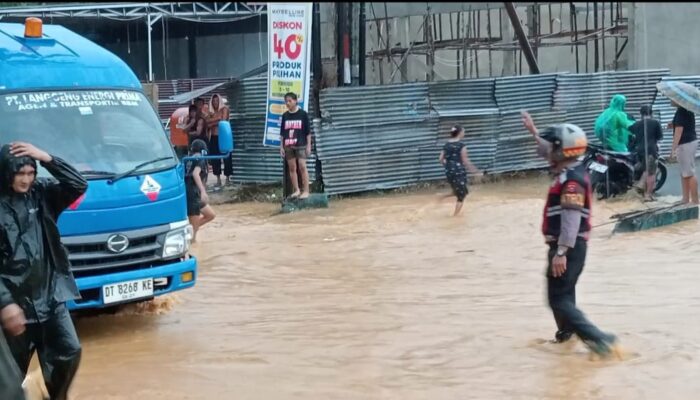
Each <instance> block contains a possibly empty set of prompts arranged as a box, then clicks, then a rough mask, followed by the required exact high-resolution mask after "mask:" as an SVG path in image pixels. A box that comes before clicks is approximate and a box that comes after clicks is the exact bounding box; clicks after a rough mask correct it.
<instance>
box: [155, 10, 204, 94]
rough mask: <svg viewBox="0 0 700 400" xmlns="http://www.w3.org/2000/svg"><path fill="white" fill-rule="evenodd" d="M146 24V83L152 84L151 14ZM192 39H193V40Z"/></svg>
mask: <svg viewBox="0 0 700 400" xmlns="http://www.w3.org/2000/svg"><path fill="white" fill-rule="evenodd" d="M146 23H147V24H148V26H147V27H146V29H147V30H148V81H149V82H153V52H152V49H151V13H148V15H147V16H146ZM193 39H194V38H193Z"/></svg>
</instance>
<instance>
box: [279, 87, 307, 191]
mask: <svg viewBox="0 0 700 400" xmlns="http://www.w3.org/2000/svg"><path fill="white" fill-rule="evenodd" d="M284 102H285V104H286V105H287V110H288V111H286V112H285V113H284V114H282V121H281V124H280V153H281V155H282V157H284V159H285V160H286V162H287V167H288V168H289V179H290V181H291V182H292V188H293V190H294V191H293V193H292V194H291V195H290V196H289V197H290V198H300V199H306V198H308V197H309V171H308V169H307V168H306V159H307V158H308V157H309V156H310V155H311V123H310V122H309V114H307V113H306V111H304V110H302V109H301V107H299V105H298V104H297V95H296V94H295V93H291V92H290V93H287V94H285V95H284ZM299 175H301V181H302V190H301V191H300V190H299Z"/></svg>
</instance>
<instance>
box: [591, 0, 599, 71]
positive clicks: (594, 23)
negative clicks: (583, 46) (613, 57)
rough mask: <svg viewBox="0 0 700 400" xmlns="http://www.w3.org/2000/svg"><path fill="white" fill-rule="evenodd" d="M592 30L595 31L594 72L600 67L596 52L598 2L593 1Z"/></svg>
mask: <svg viewBox="0 0 700 400" xmlns="http://www.w3.org/2000/svg"><path fill="white" fill-rule="evenodd" d="M593 31H594V32H595V41H594V42H593V43H594V45H593V57H595V63H594V68H595V71H594V72H598V71H599V69H600V55H599V54H598V3H597V2H595V1H594V2H593Z"/></svg>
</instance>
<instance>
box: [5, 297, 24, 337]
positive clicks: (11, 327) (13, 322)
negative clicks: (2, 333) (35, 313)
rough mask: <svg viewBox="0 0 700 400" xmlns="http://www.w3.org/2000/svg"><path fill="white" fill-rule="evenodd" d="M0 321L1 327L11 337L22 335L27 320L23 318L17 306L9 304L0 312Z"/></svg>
mask: <svg viewBox="0 0 700 400" xmlns="http://www.w3.org/2000/svg"><path fill="white" fill-rule="evenodd" d="M0 320H1V321H2V327H3V328H5V330H6V331H7V332H8V333H9V334H10V335H12V336H18V335H21V334H22V333H24V329H25V325H26V324H27V320H26V319H25V318H24V311H22V308H20V306H18V305H17V304H10V305H9V306H5V308H3V309H2V310H0Z"/></svg>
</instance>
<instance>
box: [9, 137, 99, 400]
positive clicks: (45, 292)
mask: <svg viewBox="0 0 700 400" xmlns="http://www.w3.org/2000/svg"><path fill="white" fill-rule="evenodd" d="M52 158H53V160H52V161H51V162H49V163H42V166H43V167H44V168H45V169H46V170H47V171H49V172H50V173H51V174H52V175H53V177H54V178H55V180H57V181H58V182H56V181H55V180H43V179H37V180H36V182H35V183H34V185H33V186H32V187H31V189H30V190H29V192H28V193H26V194H18V193H15V192H14V191H13V190H12V182H13V181H14V177H15V175H16V174H17V172H18V171H19V170H20V169H21V168H22V166H25V165H32V166H36V162H35V161H34V160H32V159H30V158H28V157H20V158H18V157H14V156H13V155H11V154H10V149H9V146H7V145H6V146H4V147H3V148H2V149H1V150H0V308H4V307H5V306H7V305H10V304H18V305H19V306H20V307H21V308H22V309H23V310H24V313H25V316H26V318H27V322H28V323H27V327H26V328H27V329H26V331H25V332H24V333H23V334H21V335H19V336H14V337H13V336H10V335H8V334H6V335H5V336H6V339H7V342H8V344H9V347H10V350H11V352H12V354H13V356H14V358H15V361H16V363H17V365H18V366H19V369H20V372H21V373H22V374H26V373H27V369H28V368H29V361H30V360H31V357H32V355H33V354H34V351H35V350H38V351H39V361H40V364H41V368H42V372H43V375H44V380H45V383H46V387H47V389H48V391H49V395H50V396H51V399H52V400H62V399H65V398H66V396H67V392H68V387H69V386H70V383H71V382H72V380H73V377H74V375H75V372H76V371H77V368H78V364H79V363H80V355H81V348H80V343H79V341H78V336H77V334H76V332H75V327H74V326H73V322H72V321H71V319H70V315H69V313H68V309H67V308H66V306H65V302H66V301H68V300H73V299H78V298H80V293H79V292H78V288H77V285H76V284H75V280H74V278H73V274H72V273H71V271H70V263H69V261H68V254H67V252H66V250H65V248H64V247H63V245H62V244H61V237H60V234H59V231H58V226H57V221H58V217H59V215H60V214H61V212H63V210H65V209H66V208H68V206H70V204H72V203H73V202H74V201H75V200H77V199H78V198H79V197H80V196H81V195H82V194H83V193H85V191H86V190H87V181H85V178H83V177H82V175H80V173H79V172H78V171H76V170H75V169H74V168H73V167H71V166H70V165H68V164H67V163H66V162H65V161H63V160H61V159H60V158H57V157H52ZM35 168H36V167H35Z"/></svg>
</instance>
